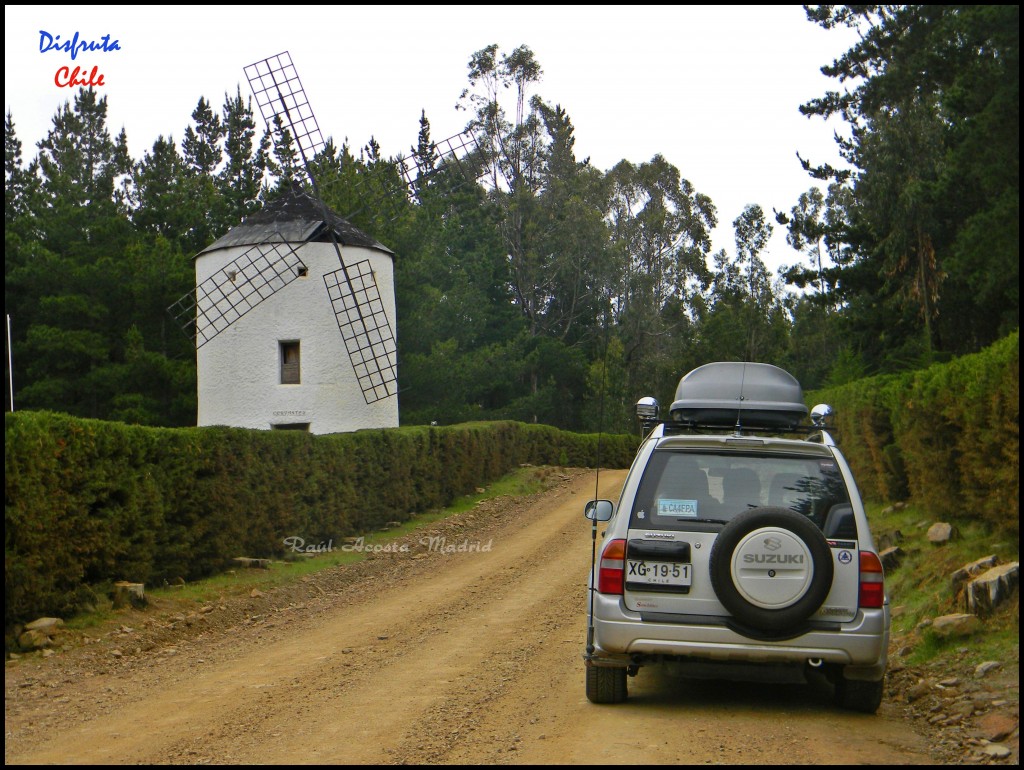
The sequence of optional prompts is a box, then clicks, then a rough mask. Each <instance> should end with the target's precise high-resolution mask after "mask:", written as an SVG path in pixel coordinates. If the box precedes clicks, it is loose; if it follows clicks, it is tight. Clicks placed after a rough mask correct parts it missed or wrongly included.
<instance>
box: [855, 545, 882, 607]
mask: <svg viewBox="0 0 1024 770" xmlns="http://www.w3.org/2000/svg"><path fill="white" fill-rule="evenodd" d="M859 603H860V606H861V607H881V606H882V605H883V604H884V603H885V582H884V576H883V574H882V562H881V561H880V560H879V558H878V554H875V553H872V552H871V551H861V552H860V601H859Z"/></svg>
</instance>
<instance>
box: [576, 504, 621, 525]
mask: <svg viewBox="0 0 1024 770" xmlns="http://www.w3.org/2000/svg"><path fill="white" fill-rule="evenodd" d="M614 512H615V506H613V505H612V501H611V500H591V501H590V502H589V503H587V507H586V508H584V509H583V516H584V517H585V518H588V519H590V520H591V521H608V520H609V519H610V518H611V517H612V513H614Z"/></svg>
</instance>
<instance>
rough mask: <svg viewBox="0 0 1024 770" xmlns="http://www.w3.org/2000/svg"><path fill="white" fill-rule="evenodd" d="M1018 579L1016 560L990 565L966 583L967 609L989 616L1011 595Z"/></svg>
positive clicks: (1018, 569)
mask: <svg viewBox="0 0 1024 770" xmlns="http://www.w3.org/2000/svg"><path fill="white" fill-rule="evenodd" d="M1019 581H1020V565H1019V564H1018V562H1013V563H1011V564H1002V565H1000V566H998V567H992V568H991V569H989V570H987V571H986V572H984V573H982V574H981V575H979V576H978V577H976V578H974V580H972V581H970V582H969V583H968V584H967V611H968V612H972V613H974V614H975V615H978V616H979V617H983V618H986V617H989V616H990V615H991V614H992V613H993V612H995V610H996V608H997V607H998V606H999V605H1000V604H1002V603H1003V602H1005V601H1006V600H1007V599H1009V598H1010V597H1011V596H1013V592H1014V591H1015V590H1017V585H1018V583H1019Z"/></svg>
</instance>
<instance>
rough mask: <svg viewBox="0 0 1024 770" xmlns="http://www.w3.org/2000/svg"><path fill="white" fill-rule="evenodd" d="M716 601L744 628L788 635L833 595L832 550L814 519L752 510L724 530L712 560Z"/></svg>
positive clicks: (782, 510)
mask: <svg viewBox="0 0 1024 770" xmlns="http://www.w3.org/2000/svg"><path fill="white" fill-rule="evenodd" d="M710 571H711V585H712V587H713V588H714V590H715V595H716V596H717V597H718V600H719V601H720V602H721V603H722V606H724V607H725V608H726V609H727V610H728V611H729V612H730V614H731V615H732V616H733V618H735V620H736V621H737V622H738V623H740V624H741V625H743V626H747V627H749V628H751V629H755V630H757V631H762V632H766V633H768V634H777V633H785V632H788V631H792V630H794V629H796V628H798V627H799V625H800V624H801V623H803V622H804V621H805V620H807V618H809V617H810V616H811V615H813V614H814V613H815V612H816V611H817V610H818V608H819V607H821V605H822V602H824V601H825V597H826V596H828V594H829V591H830V590H831V589H832V577H833V571H834V570H833V565H832V550H831V548H830V547H829V544H828V542H827V541H826V540H825V536H824V535H823V534H822V533H821V530H819V529H818V527H817V525H815V524H814V522H812V521H811V520H810V519H808V518H807V517H805V516H802V515H800V514H799V513H796V512H795V511H791V510H789V509H788V508H752V509H750V510H749V511H745V512H743V513H741V514H740V515H739V516H737V517H736V518H734V519H732V520H731V521H730V522H729V523H728V524H726V525H725V527H723V529H722V531H721V532H720V533H719V535H718V537H717V538H716V539H715V544H714V545H713V546H712V548H711V556H710Z"/></svg>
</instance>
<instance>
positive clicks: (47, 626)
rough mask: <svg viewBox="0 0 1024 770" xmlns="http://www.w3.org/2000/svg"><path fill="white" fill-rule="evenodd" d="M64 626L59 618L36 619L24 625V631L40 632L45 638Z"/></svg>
mask: <svg viewBox="0 0 1024 770" xmlns="http://www.w3.org/2000/svg"><path fill="white" fill-rule="evenodd" d="M63 625H64V621H63V620H61V619H60V618H38V619H36V620H33V621H32V622H31V623H26V624H25V630H26V631H41V632H43V633H44V634H46V635H47V636H52V635H53V633H54V632H55V631H56V630H57V629H58V628H60V627H61V626H63Z"/></svg>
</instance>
